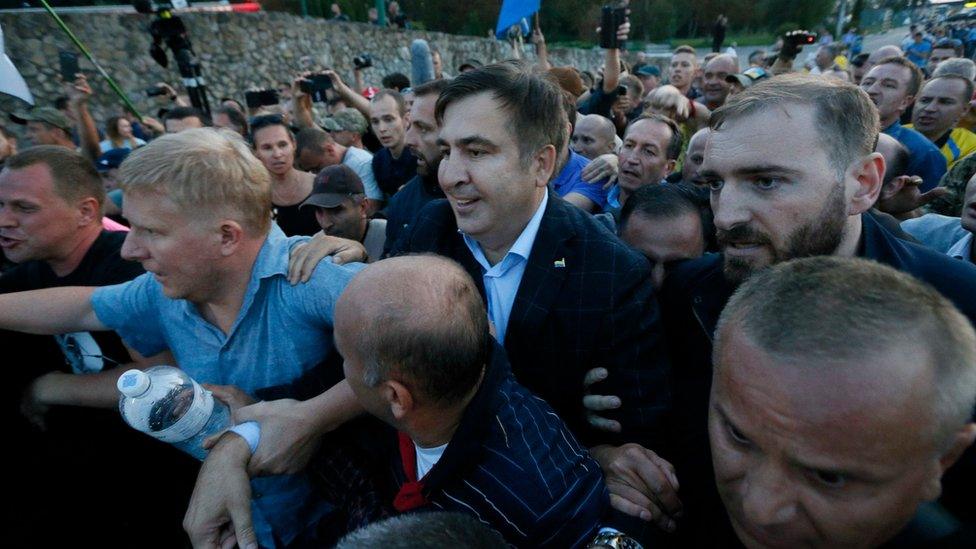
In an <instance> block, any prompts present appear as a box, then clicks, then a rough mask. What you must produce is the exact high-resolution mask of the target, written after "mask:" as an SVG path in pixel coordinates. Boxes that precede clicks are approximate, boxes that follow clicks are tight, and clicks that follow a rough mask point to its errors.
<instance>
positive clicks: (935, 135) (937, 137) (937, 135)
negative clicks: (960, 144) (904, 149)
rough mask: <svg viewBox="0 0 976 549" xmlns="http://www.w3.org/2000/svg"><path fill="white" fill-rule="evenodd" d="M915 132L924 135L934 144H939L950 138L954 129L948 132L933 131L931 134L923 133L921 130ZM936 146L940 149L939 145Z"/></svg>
mask: <svg viewBox="0 0 976 549" xmlns="http://www.w3.org/2000/svg"><path fill="white" fill-rule="evenodd" d="M915 131H917V132H918V133H920V134H922V135H924V136H925V137H926V138H928V140H929V141H931V142H932V143H939V141H942V140H943V139H947V138H948V136H949V133H951V132H952V128H949V129H947V130H936V131H931V132H928V133H926V132H923V131H922V130H920V129H918V128H915ZM936 146H937V147H938V146H939V145H936Z"/></svg>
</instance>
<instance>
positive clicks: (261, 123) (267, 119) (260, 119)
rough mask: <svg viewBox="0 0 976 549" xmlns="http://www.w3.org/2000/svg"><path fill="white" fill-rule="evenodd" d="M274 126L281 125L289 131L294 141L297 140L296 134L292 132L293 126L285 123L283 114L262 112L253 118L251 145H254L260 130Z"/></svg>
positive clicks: (289, 135)
mask: <svg viewBox="0 0 976 549" xmlns="http://www.w3.org/2000/svg"><path fill="white" fill-rule="evenodd" d="M274 126H281V127H282V128H284V129H285V131H286V132H288V137H290V138H291V139H292V141H294V140H295V134H293V133H292V131H291V128H289V127H288V124H285V118H284V117H283V116H281V115H280V114H262V115H260V116H255V117H254V118H252V119H251V133H250V141H251V145H252V146H253V145H254V136H255V135H257V133H258V131H259V130H263V129H265V128H271V127H274Z"/></svg>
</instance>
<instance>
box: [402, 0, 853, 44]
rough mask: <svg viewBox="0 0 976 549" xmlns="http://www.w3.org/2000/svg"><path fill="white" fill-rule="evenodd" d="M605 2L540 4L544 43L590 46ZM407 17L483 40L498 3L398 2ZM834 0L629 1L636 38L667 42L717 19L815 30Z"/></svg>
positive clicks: (699, 31) (756, 28)
mask: <svg viewBox="0 0 976 549" xmlns="http://www.w3.org/2000/svg"><path fill="white" fill-rule="evenodd" d="M604 3H605V0H542V10H541V17H542V19H541V20H542V28H543V30H544V31H545V33H546V39H547V40H549V41H551V42H552V41H580V40H582V41H591V42H593V41H595V40H596V27H597V25H598V24H599V19H600V6H602V5H603V4H604ZM400 4H401V6H402V7H403V8H404V9H405V10H406V11H407V13H409V14H410V16H411V17H412V18H413V19H415V20H417V21H422V22H423V24H424V27H425V28H427V29H430V30H439V31H445V32H455V33H458V32H460V33H466V34H475V35H479V36H484V35H485V33H486V31H487V29H491V28H494V26H495V22H496V20H497V17H498V11H499V9H500V7H501V0H487V1H480V2H458V0H412V1H411V0H403V1H401V2H400ZM834 5H835V1H834V0H632V1H631V2H630V8H631V25H632V27H633V29H634V30H633V36H634V38H635V39H638V40H644V41H658V42H660V41H666V40H669V39H672V38H689V37H699V36H707V35H708V34H709V33H710V32H711V31H712V25H713V24H714V22H715V19H716V17H718V15H719V14H723V13H724V14H725V15H726V16H727V17H728V19H729V32H761V31H769V32H772V31H775V30H776V29H777V28H778V27H779V26H780V25H782V24H784V23H787V22H791V23H796V24H798V25H800V26H803V27H809V28H813V27H816V26H818V25H819V24H820V23H821V22H822V21H823V19H824V18H825V17H826V16H827V15H828V14H829V13H830V12H831V10H832V9H833V8H834Z"/></svg>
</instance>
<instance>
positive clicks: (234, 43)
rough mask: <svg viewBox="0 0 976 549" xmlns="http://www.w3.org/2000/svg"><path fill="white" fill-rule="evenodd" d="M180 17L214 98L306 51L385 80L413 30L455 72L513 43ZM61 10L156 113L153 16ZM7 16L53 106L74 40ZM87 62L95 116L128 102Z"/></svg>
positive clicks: (165, 72)
mask: <svg viewBox="0 0 976 549" xmlns="http://www.w3.org/2000/svg"><path fill="white" fill-rule="evenodd" d="M182 17H183V20H184V22H185V23H186V27H187V29H188V31H189V37H190V39H191V41H192V43H193V46H194V49H195V50H196V52H197V54H198V56H199V58H200V59H201V61H202V64H203V73H204V76H205V77H206V79H207V85H208V88H209V90H210V97H211V100H212V101H213V100H214V99H216V98H219V97H224V96H231V97H238V98H241V99H243V95H244V93H243V92H244V91H245V90H247V89H251V88H265V87H274V86H275V84H276V83H277V82H280V81H286V80H290V78H291V77H292V75H293V73H294V72H296V71H297V70H299V66H300V59H301V58H302V57H303V56H313V57H314V58H316V59H317V60H318V61H319V62H320V63H321V64H322V65H323V66H329V67H333V68H335V69H336V70H337V71H338V72H339V74H340V75H341V76H342V77H343V79H344V80H346V82H347V83H350V84H351V83H352V58H353V57H354V56H356V55H358V54H360V53H363V52H368V53H370V54H372V56H373V60H374V62H375V68H373V69H368V70H367V71H366V81H367V82H366V83H367V84H374V85H377V86H378V85H379V82H380V79H381V78H382V77H383V75H385V74H388V73H390V72H394V71H396V72H402V73H404V74H406V75H408V76H409V75H410V51H409V46H410V43H411V41H412V40H414V39H415V38H424V39H426V40H428V41H429V42H430V43H431V44H433V45H436V46H437V48H438V49H439V50H440V51H441V53H442V56H443V58H444V65H445V71H446V72H449V73H452V74H453V73H454V72H455V68H456V67H457V66H458V65H459V64H460V63H461V62H463V61H464V60H466V59H471V58H473V59H478V60H481V61H482V62H490V61H497V60H502V59H506V58H509V57H511V53H512V50H511V47H510V46H509V45H508V44H507V43H504V42H500V41H497V40H491V39H487V38H477V37H472V36H455V35H449V34H443V33H435V32H423V31H395V30H390V29H380V28H377V27H374V26H370V25H367V24H364V23H332V22H327V21H325V20H322V19H302V18H301V17H297V16H293V15H288V14H283V13H255V14H242V13H190V14H185V15H183V16H182ZM63 18H64V21H65V23H66V24H67V25H68V27H69V28H70V29H71V30H72V31H73V32H74V33H75V35H76V36H77V37H78V38H79V40H81V42H82V43H83V44H85V45H86V46H87V47H88V49H89V50H90V51H91V52H92V54H93V55H94V56H95V58H96V59H97V60H98V61H99V63H101V65H102V66H103V67H104V68H105V69H106V70H107V71H108V72H109V73H110V74H111V76H112V77H113V78H114V79H115V80H116V82H118V84H119V86H120V87H121V88H122V89H123V90H124V91H125V92H126V93H127V94H128V95H129V97H130V98H131V99H132V100H133V102H134V103H135V105H136V107H137V108H139V109H140V110H141V111H142V112H143V114H155V111H156V110H157V109H158V108H159V106H160V103H159V102H158V100H156V99H153V98H148V97H146V94H145V89H146V88H147V87H149V86H152V85H153V84H154V83H155V82H158V81H161V80H162V81H167V82H170V83H174V84H175V83H176V82H178V81H179V74H178V72H177V70H176V67H175V62H173V61H172V59H171V61H170V67H169V69H164V68H162V67H160V66H159V65H157V64H156V62H155V61H153V59H152V58H151V57H150V56H149V53H148V51H149V46H150V43H151V38H150V36H149V33H148V32H147V31H146V27H147V24H148V22H149V20H148V19H147V18H146V17H144V16H141V15H137V14H134V13H133V14H108V13H98V14H68V15H65V16H63ZM0 25H2V26H3V33H4V36H5V40H6V48H7V54H8V55H9V56H10V57H11V58H12V59H13V61H14V64H15V65H16V66H17V67H18V68H19V69H20V71H21V73H22V74H23V75H24V78H25V79H26V80H27V82H28V84H29V85H30V87H31V90H32V91H33V93H34V94H35V97H36V99H37V100H38V104H40V105H50V104H51V102H52V101H53V100H54V98H56V97H57V96H59V95H62V91H61V87H60V85H59V83H58V74H59V65H58V50H71V51H75V48H74V46H73V45H72V44H71V42H70V41H69V39H68V37H67V36H66V35H65V34H64V33H63V32H62V31H61V30H60V29H59V28H58V27H57V25H56V24H55V22H54V20H53V19H52V18H51V17H50V16H48V15H47V14H44V13H2V14H0ZM527 49H529V50H531V49H532V47H531V46H528V47H527ZM530 57H531V54H530ZM551 58H552V60H553V63H554V64H556V65H572V66H575V67H578V68H579V69H581V70H591V71H594V72H595V70H596V69H597V68H598V67H599V66H600V65H601V64H602V62H603V56H602V52H601V51H600V50H576V49H558V50H554V51H553V52H551ZM81 67H82V70H83V71H84V72H86V73H88V74H89V80H90V81H91V82H92V84H93V88H94V90H95V97H94V99H93V100H92V111H93V113H94V114H95V117H96V120H98V121H100V122H101V121H104V120H105V119H106V118H107V117H108V116H111V115H112V114H115V113H117V112H118V110H119V105H121V102H120V101H119V99H118V98H117V97H116V96H115V94H113V93H112V91H111V89H110V88H109V86H108V84H107V83H106V82H105V80H104V79H103V78H101V77H98V76H96V75H95V74H96V73H95V70H94V67H92V65H91V64H90V63H88V62H87V60H85V59H84V58H82V59H81ZM2 107H3V105H0V108H2Z"/></svg>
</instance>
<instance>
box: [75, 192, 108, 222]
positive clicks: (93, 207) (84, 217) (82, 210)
mask: <svg viewBox="0 0 976 549" xmlns="http://www.w3.org/2000/svg"><path fill="white" fill-rule="evenodd" d="M77 208H78V214H79V216H80V217H79V218H78V225H79V226H81V227H84V226H87V225H91V224H92V223H97V222H99V221H101V215H102V208H101V206H100V205H99V204H98V200H95V197H93V196H89V197H85V198H83V199H81V200H80V201H79V202H78V205H77Z"/></svg>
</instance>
